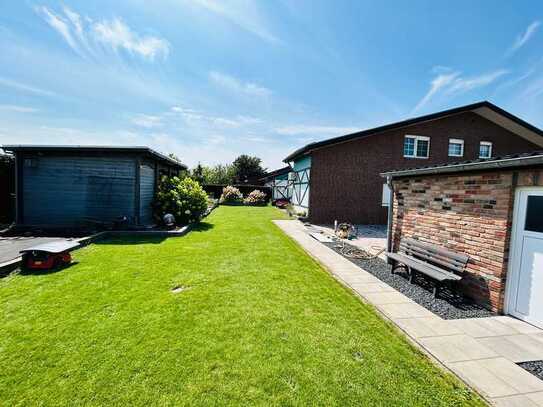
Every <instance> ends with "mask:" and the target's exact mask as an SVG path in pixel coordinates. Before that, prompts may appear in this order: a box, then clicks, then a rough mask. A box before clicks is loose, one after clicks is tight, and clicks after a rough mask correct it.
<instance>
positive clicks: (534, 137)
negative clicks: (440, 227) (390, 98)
mask: <svg viewBox="0 0 543 407" xmlns="http://www.w3.org/2000/svg"><path fill="white" fill-rule="evenodd" d="M465 112H473V113H476V114H478V115H480V116H482V117H484V118H486V119H488V120H490V121H491V122H493V123H495V124H497V125H499V126H501V127H503V128H505V129H507V130H509V131H511V132H513V133H515V134H518V135H519V136H520V137H523V138H525V139H527V140H528V141H531V142H532V143H534V144H536V145H538V146H540V147H542V148H543V130H541V129H539V128H537V127H535V126H533V125H531V124H530V123H528V122H525V121H524V120H522V119H521V118H519V117H517V116H515V115H513V114H511V113H509V112H507V111H505V110H503V109H502V108H500V107H498V106H496V105H494V104H493V103H490V102H488V101H486V100H485V101H482V102H477V103H473V104H470V105H465V106H460V107H456V108H453V109H448V110H443V111H441V112H437V113H432V114H428V115H425V116H419V117H415V118H411V119H407V120H403V121H399V122H395V123H390V124H386V125H384V126H379V127H374V128H372V129H367V130H362V131H359V132H356V133H351V134H347V135H345V136H340V137H334V138H330V139H327V140H323V141H318V142H314V143H310V144H307V145H306V146H304V147H302V148H299V149H298V150H296V151H294V152H293V153H292V154H290V155H289V156H287V157H286V158H285V159H284V160H283V161H284V162H289V161H293V160H294V159H296V158H298V157H300V156H302V155H306V154H309V153H310V152H311V151H313V150H315V149H318V148H322V147H327V146H331V145H334V144H339V143H344V142H346V141H351V140H354V139H358V138H363V137H368V136H372V135H374V134H378V133H381V132H384V131H388V130H394V129H398V128H402V127H406V126H412V125H414V124H419V123H423V122H428V121H432V120H437V119H441V118H444V117H447V116H453V115H456V114H459V113H465Z"/></svg>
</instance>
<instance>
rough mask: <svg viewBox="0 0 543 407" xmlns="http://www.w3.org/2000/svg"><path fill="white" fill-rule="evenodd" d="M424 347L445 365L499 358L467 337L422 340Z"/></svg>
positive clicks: (437, 337)
mask: <svg viewBox="0 0 543 407" xmlns="http://www.w3.org/2000/svg"><path fill="white" fill-rule="evenodd" d="M420 343H421V344H422V346H423V347H424V348H425V349H426V350H427V351H428V352H430V353H431V354H432V355H434V356H435V357H436V358H437V359H439V360H441V361H443V362H445V363H453V362H462V361H469V360H476V359H485V358H492V357H497V356H498V354H497V353H496V352H494V351H493V350H491V349H489V348H487V347H486V346H484V345H482V344H480V343H479V342H477V341H476V340H475V339H474V338H472V337H471V336H467V335H449V336H436V337H431V338H421V339H420Z"/></svg>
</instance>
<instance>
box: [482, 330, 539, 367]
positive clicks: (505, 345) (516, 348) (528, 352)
mask: <svg viewBox="0 0 543 407" xmlns="http://www.w3.org/2000/svg"><path fill="white" fill-rule="evenodd" d="M477 341H478V342H479V343H480V344H482V345H483V346H486V347H487V348H490V349H492V350H493V351H494V352H496V353H498V354H499V355H501V356H503V357H504V358H507V359H509V360H510V361H512V362H515V363H518V362H527V361H530V360H542V359H543V344H542V343H540V342H539V341H537V340H536V339H533V338H530V337H529V336H527V335H514V336H493V337H488V338H479V339H477Z"/></svg>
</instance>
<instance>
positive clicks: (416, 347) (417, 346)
mask: <svg viewBox="0 0 543 407" xmlns="http://www.w3.org/2000/svg"><path fill="white" fill-rule="evenodd" d="M272 223H273V224H274V225H275V227H277V229H279V230H280V231H281V232H282V233H283V234H284V235H285V236H286V237H287V238H288V239H289V240H291V241H292V242H293V243H294V244H295V245H296V246H297V247H298V248H299V249H300V250H302V251H303V252H304V253H305V254H306V255H308V256H309V257H310V258H311V259H313V261H315V263H317V264H318V265H319V266H320V268H321V269H322V270H323V271H324V272H326V273H327V274H328V275H329V276H331V277H332V278H333V279H334V280H335V281H336V282H338V283H340V285H341V286H343V288H346V289H348V291H349V292H350V293H352V294H353V295H354V296H355V297H356V298H358V299H359V300H361V302H362V303H364V304H365V305H368V306H369V307H370V308H371V309H373V310H374V311H375V313H376V314H377V315H378V316H379V317H381V319H382V320H383V321H384V322H386V323H387V325H389V326H390V327H391V328H393V330H394V331H395V332H397V333H399V334H400V335H401V336H402V337H404V338H405V339H407V342H408V343H409V344H410V345H411V346H412V347H413V350H415V351H418V352H420V353H421V354H423V355H425V356H426V357H427V358H428V360H430V361H431V362H432V363H433V364H434V365H435V366H436V367H438V368H440V369H441V370H442V371H444V372H446V373H450V374H451V375H452V376H454V377H455V378H457V379H458V380H459V381H460V382H461V383H464V385H465V386H466V387H468V388H469V389H471V390H472V391H473V392H474V393H475V394H477V395H478V396H479V397H480V398H481V399H482V400H483V401H484V402H485V403H487V404H488V405H489V406H493V405H494V404H493V402H492V401H491V399H490V398H489V397H487V396H486V395H484V394H482V393H481V392H480V391H478V390H477V389H476V388H475V387H474V386H472V385H471V384H470V383H468V382H467V381H466V380H464V379H463V378H462V377H461V376H459V375H458V374H456V372H454V371H453V370H451V369H450V368H449V367H447V366H446V365H445V364H444V363H442V362H441V361H440V360H439V359H437V358H436V357H435V356H434V355H432V354H431V353H430V352H429V351H427V350H426V349H424V347H422V345H420V344H419V343H418V342H417V341H416V339H415V338H412V337H411V336H410V335H409V334H408V333H407V332H406V331H405V330H403V329H402V328H401V327H400V326H398V325H396V324H395V323H394V321H393V320H392V318H390V317H389V316H388V315H386V314H385V313H384V312H383V311H381V310H380V309H379V308H377V307H376V306H375V305H373V304H372V303H370V302H369V301H368V300H367V299H365V298H364V297H363V296H361V295H360V294H359V293H358V292H356V290H355V289H354V288H353V287H352V286H351V285H350V284H349V283H347V282H346V281H345V280H343V279H342V278H341V277H340V276H338V275H336V274H335V273H334V272H333V271H332V270H331V269H330V267H328V266H326V265H325V264H324V263H323V262H322V261H321V260H320V259H319V258H318V257H317V256H315V255H313V254H312V253H310V252H309V251H307V250H306V249H305V248H304V247H303V246H302V245H301V244H300V243H299V242H298V241H297V240H295V239H294V238H293V237H292V236H290V235H289V234H287V233H286V232H285V231H284V230H283V229H282V228H281V227H280V226H279V225H278V224H277V223H275V221H272ZM322 246H323V247H325V248H326V249H327V250H330V251H331V252H332V253H334V254H337V253H336V252H334V251H333V250H332V249H330V248H329V247H327V246H325V245H322ZM337 255H338V256H339V254H337ZM357 267H359V268H360V269H361V270H364V269H363V268H362V267H360V266H357ZM364 271H366V270H364ZM366 272H367V271H366Z"/></svg>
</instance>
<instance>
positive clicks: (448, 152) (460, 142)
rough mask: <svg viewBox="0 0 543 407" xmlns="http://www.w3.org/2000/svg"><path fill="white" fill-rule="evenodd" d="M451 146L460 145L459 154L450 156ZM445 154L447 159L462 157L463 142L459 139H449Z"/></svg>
mask: <svg viewBox="0 0 543 407" xmlns="http://www.w3.org/2000/svg"><path fill="white" fill-rule="evenodd" d="M451 144H460V154H451V152H450V147H451ZM447 154H448V155H449V157H464V140H462V139H459V138H450V139H449V146H448V147H447Z"/></svg>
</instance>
